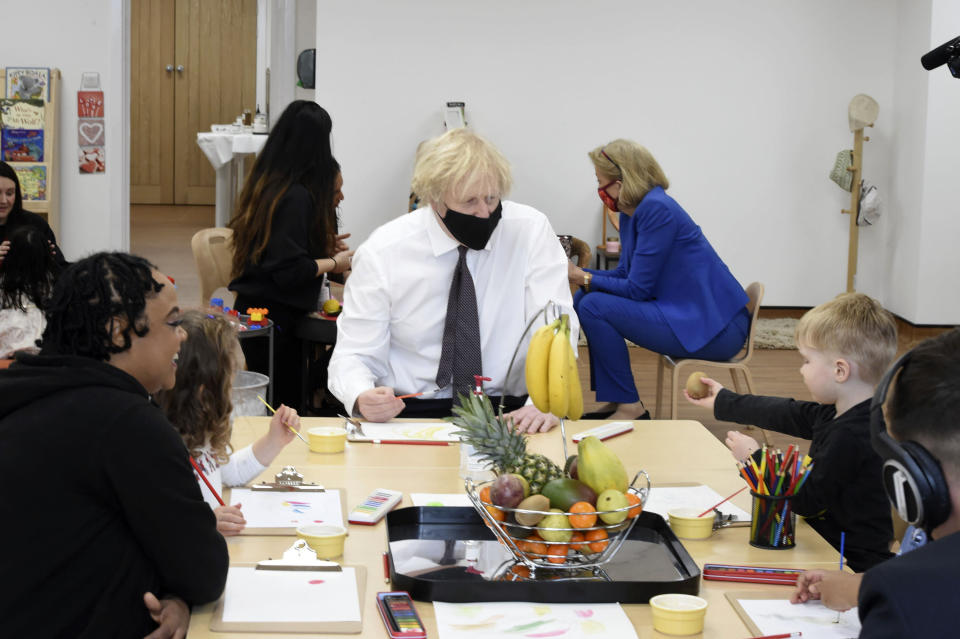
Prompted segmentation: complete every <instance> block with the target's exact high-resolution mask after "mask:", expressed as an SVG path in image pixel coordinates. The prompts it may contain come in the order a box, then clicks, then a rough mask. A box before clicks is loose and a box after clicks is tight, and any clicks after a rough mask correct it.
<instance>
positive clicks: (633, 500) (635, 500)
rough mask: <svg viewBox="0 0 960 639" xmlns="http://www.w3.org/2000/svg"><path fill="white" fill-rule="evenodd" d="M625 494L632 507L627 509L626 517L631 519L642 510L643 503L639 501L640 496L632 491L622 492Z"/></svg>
mask: <svg viewBox="0 0 960 639" xmlns="http://www.w3.org/2000/svg"><path fill="white" fill-rule="evenodd" d="M624 494H625V495H626V496H627V502H628V503H629V504H630V505H631V506H632V508H631V509H630V510H629V511H627V517H628V518H629V519H633V518H634V517H636V516H637V515H639V514H640V513H641V512H643V505H641V503H640V497H638V496H637V495H636V494H634V493H630V492H628V493H624Z"/></svg>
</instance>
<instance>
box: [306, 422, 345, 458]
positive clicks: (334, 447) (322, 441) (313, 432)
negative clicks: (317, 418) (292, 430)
mask: <svg viewBox="0 0 960 639" xmlns="http://www.w3.org/2000/svg"><path fill="white" fill-rule="evenodd" d="M307 441H308V442H310V450H312V451H313V452H315V453H342V452H343V449H344V448H345V447H346V445H347V431H346V430H345V429H343V428H340V427H339V426H317V427H315V428H311V429H309V430H308V431H307Z"/></svg>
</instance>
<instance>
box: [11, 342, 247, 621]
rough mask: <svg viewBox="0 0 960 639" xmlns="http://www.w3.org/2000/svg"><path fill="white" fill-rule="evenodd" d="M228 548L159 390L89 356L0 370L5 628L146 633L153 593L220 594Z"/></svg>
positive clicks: (31, 360)
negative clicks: (155, 394)
mask: <svg viewBox="0 0 960 639" xmlns="http://www.w3.org/2000/svg"><path fill="white" fill-rule="evenodd" d="M227 563H228V556H227V547H226V543H225V541H224V539H223V537H222V536H221V535H220V533H218V532H217V530H216V519H215V517H214V515H213V513H212V511H211V510H210V508H209V506H207V504H206V503H205V502H204V501H203V497H202V496H201V494H200V489H199V487H198V484H197V481H196V479H195V478H194V476H193V472H192V470H191V467H190V463H189V460H188V457H187V450H186V448H185V447H184V444H183V442H182V440H181V439H180V436H179V435H178V434H177V433H176V432H175V431H174V429H173V427H172V426H171V425H170V422H168V421H167V419H166V417H164V415H163V413H162V412H161V411H160V409H159V408H158V407H157V406H156V404H154V403H153V402H152V401H151V399H150V396H149V395H148V393H147V392H146V390H144V388H143V386H141V385H140V383H139V382H137V381H136V380H135V379H134V378H133V377H131V376H130V375H128V374H127V373H125V372H123V371H121V370H120V369H118V368H116V367H114V366H111V365H110V364H106V363H103V362H97V361H95V360H92V359H89V358H84V357H72V356H51V355H38V356H29V355H28V356H24V355H21V356H19V357H18V360H17V362H16V363H14V364H13V366H11V368H10V369H8V370H2V371H0V636H3V637H96V638H97V639H100V638H104V637H143V636H144V635H146V634H148V633H150V632H151V631H152V630H153V629H154V628H155V627H156V624H154V622H153V621H152V620H151V618H150V616H149V614H148V613H147V609H146V607H145V606H144V604H143V594H144V593H145V592H147V591H150V592H153V593H154V594H156V595H157V596H158V597H163V596H164V595H177V596H179V597H181V598H182V599H184V600H185V601H186V602H187V603H188V604H199V603H205V602H208V601H212V600H214V599H216V598H217V597H219V595H220V593H221V592H222V590H223V586H224V582H225V580H226V573H227Z"/></svg>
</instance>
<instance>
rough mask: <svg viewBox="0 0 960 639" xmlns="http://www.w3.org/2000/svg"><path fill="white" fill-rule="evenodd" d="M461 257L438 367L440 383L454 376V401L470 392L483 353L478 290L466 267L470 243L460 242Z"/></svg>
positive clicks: (452, 283)
mask: <svg viewBox="0 0 960 639" xmlns="http://www.w3.org/2000/svg"><path fill="white" fill-rule="evenodd" d="M458 250H459V251H460V259H459V260H458V261H457V268H456V269H454V271H453V281H452V282H450V297H449V298H448V299H447V319H446V321H445V322H444V324H443V349H442V350H441V351H440V367H439V368H438V369H437V386H439V387H440V388H443V387H445V386H447V385H449V384H450V380H451V378H452V379H453V399H454V403H459V402H458V400H457V395H458V394H459V393H464V394H469V393H470V391H471V390H472V389H473V386H474V383H473V376H474V375H480V374H482V364H483V362H482V356H481V355H480V318H479V315H478V313H477V292H476V289H474V287H473V278H472V277H471V276H470V270H469V269H468V268H467V247H466V246H460V247H459V249H458Z"/></svg>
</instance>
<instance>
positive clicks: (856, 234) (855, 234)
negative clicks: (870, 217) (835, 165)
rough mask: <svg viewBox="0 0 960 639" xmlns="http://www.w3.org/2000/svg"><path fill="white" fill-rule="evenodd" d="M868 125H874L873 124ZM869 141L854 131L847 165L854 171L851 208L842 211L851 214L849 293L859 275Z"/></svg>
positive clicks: (848, 260) (848, 262)
mask: <svg viewBox="0 0 960 639" xmlns="http://www.w3.org/2000/svg"><path fill="white" fill-rule="evenodd" d="M867 126H873V124H868V125H867ZM869 141H870V138H869V137H867V136H864V135H863V129H857V130H856V131H854V132H853V165H852V166H849V167H847V170H848V171H852V172H853V187H852V188H851V189H850V208H849V209H842V210H841V211H840V212H841V213H849V214H850V240H849V246H848V248H847V293H852V292H853V291H854V279H855V278H856V276H857V246H858V242H859V240H860V227H859V226H857V217H858V216H859V213H860V180H861V179H862V177H863V143H864V142H869Z"/></svg>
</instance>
